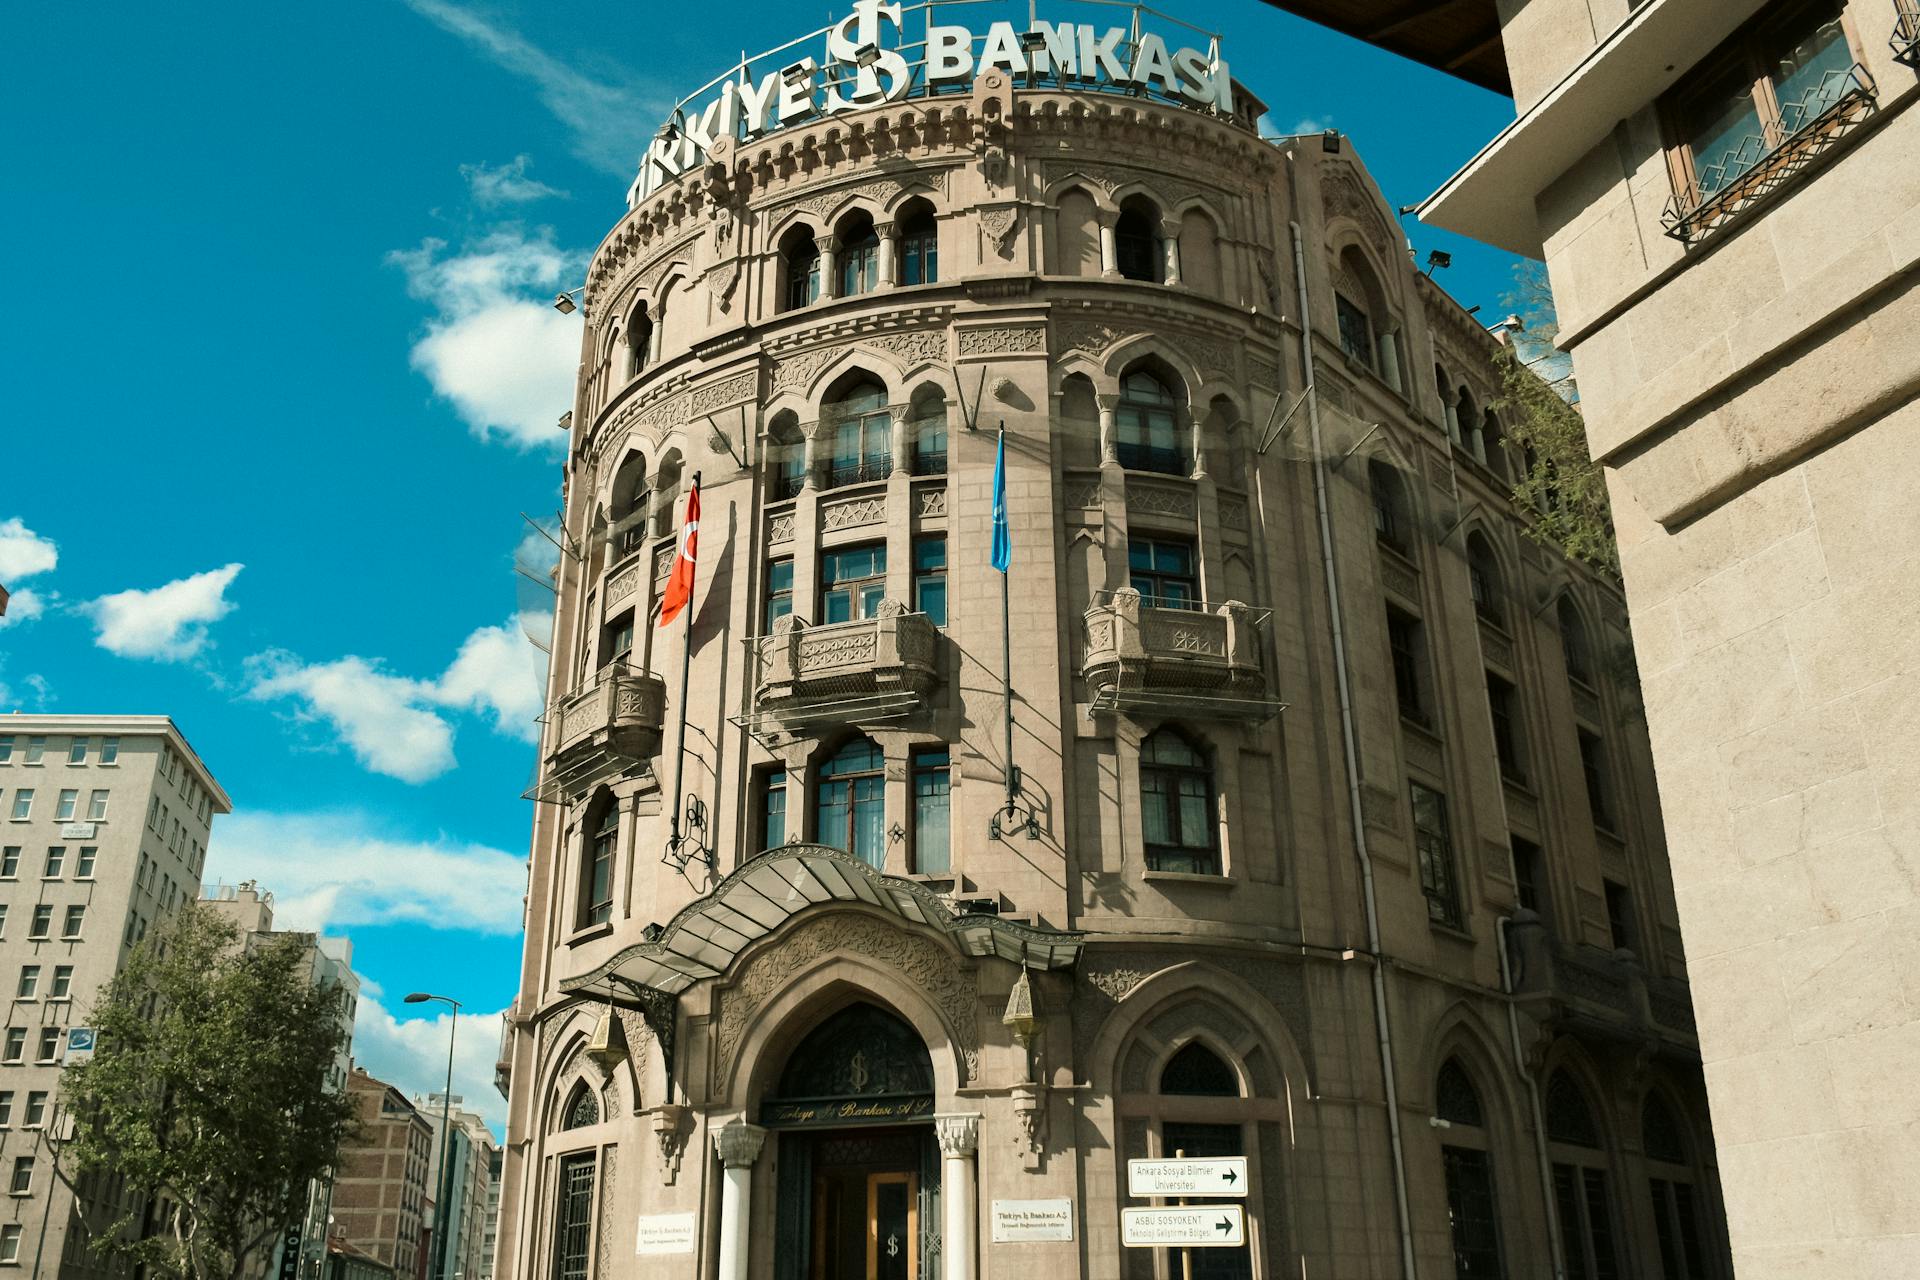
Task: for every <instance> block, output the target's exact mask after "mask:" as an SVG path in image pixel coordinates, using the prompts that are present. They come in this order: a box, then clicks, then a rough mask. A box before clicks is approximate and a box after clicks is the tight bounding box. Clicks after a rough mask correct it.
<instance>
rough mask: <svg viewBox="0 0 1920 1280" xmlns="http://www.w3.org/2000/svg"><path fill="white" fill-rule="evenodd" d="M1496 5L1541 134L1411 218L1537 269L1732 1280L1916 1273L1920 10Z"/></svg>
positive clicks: (1657, 1) (1722, 0)
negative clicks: (1643, 710)
mask: <svg viewBox="0 0 1920 1280" xmlns="http://www.w3.org/2000/svg"><path fill="white" fill-rule="evenodd" d="M1500 8H1501V11H1502V16H1503V25H1504V29H1505V44H1506V58H1507V62H1508V64H1509V66H1510V67H1511V69H1512V74H1513V84H1514V88H1515V90H1516V97H1517V106H1518V119H1517V120H1516V121H1515V123H1514V125H1513V126H1511V127H1510V128H1509V129H1508V130H1506V131H1505V132H1504V133H1503V134H1502V135H1501V136H1500V138H1498V139H1496V140H1495V141H1494V142H1493V143H1492V144H1490V145H1489V146H1488V147H1487V149H1486V150H1485V151H1483V152H1482V153H1481V154H1480V155H1479V156H1478V157H1476V158H1475V159H1474V160H1473V162H1472V163H1471V164H1470V165H1469V166H1468V167H1467V168H1466V169H1464V170H1462V172H1461V173H1460V174H1458V175H1456V177H1455V178H1454V179H1452V180H1451V181H1450V182H1449V183H1448V184H1447V186H1446V187H1445V188H1443V189H1442V190H1441V191H1440V192H1439V193H1438V194H1436V195H1435V196H1434V197H1433V198H1432V199H1431V200H1430V201H1428V203H1427V204H1426V206H1424V208H1423V211H1422V216H1424V217H1426V218H1427V219H1428V220H1430V221H1434V222H1437V223H1440V224H1442V225H1444V226H1448V227H1451V228H1452V229H1454V230H1457V231H1462V232H1465V233H1467V234H1469V235H1476V236H1479V237H1481V238H1483V239H1488V240H1491V241H1493V242H1495V243H1497V244H1501V245H1504V246H1506V247H1508V248H1511V249H1515V250H1517V251H1520V252H1524V253H1530V254H1533V255H1534V256H1536V257H1539V258H1542V259H1544V261H1545V262H1546V264H1547V268H1548V271H1549V274H1550V276H1551V279H1552V284H1553V292H1554V298H1555V300H1556V302H1557V304H1558V308H1559V317H1560V325H1561V333H1560V337H1559V342H1560V345H1561V346H1562V347H1563V348H1564V349H1565V350H1566V351H1568V352H1569V353H1571V355H1572V358H1573V365H1574V372H1575V373H1576V374H1577V375H1578V378H1579V384H1580V390H1581V397H1582V403H1583V406H1584V408H1585V411H1586V417H1587V423H1588V435H1589V440H1590V443H1591V445H1592V449H1593V454H1594V456H1595V457H1596V458H1597V459H1599V460H1600V461H1601V462H1603V463H1604V464H1605V465H1606V468H1607V479H1608V484H1609V487H1610V490H1611V493H1612V497H1613V509H1614V514H1615V517H1616V521H1617V526H1618V531H1619V541H1620V554H1621V564H1622V568H1623V571H1624V575H1625V580H1626V588H1627V596H1628V601H1629V604H1630V606H1631V614H1632V619H1633V632H1634V643H1635V647H1636V650H1637V653H1638V655H1639V663H1640V669H1641V671H1642V672H1643V674H1644V677H1645V690H1646V706H1647V718H1648V724H1649V726H1650V728H1651V731H1652V741H1653V750H1654V758H1655V761H1656V763H1657V765H1658V774H1659V782H1660V791H1661V795H1662V797H1663V801H1664V806H1665V817H1666V824H1667V829H1668V832H1669V835H1670V838H1671V841H1672V848H1673V876H1674V881H1675V886H1676V890H1677V892H1678V896H1679V903H1680V914H1681V920H1682V922H1683V924H1684V926H1685V933H1686V941H1687V950H1688V953H1689V955H1690V956H1691V958H1692V966H1691V968H1692V976H1693V980H1694V984H1695V991H1696V995H1697V998H1698V1005H1699V1011H1700V1022H1701V1030H1700V1040H1701V1048H1702V1052H1703V1055H1704V1057H1705V1062H1706V1078H1707V1083H1708V1086H1709V1093H1710V1096H1711V1098H1712V1104H1713V1107H1712V1110H1713V1119H1714V1125H1715V1129H1716V1131H1717V1132H1718V1134H1719V1138H1720V1151H1721V1157H1722V1165H1721V1168H1722V1174H1723V1176H1724V1179H1725V1183H1726V1188H1727V1206H1728V1215H1729V1218H1730V1222H1731V1231H1732V1241H1733V1248H1734V1253H1735V1255H1736V1257H1737V1259H1738V1262H1739V1270H1740V1275H1741V1276H1742V1277H1743V1280H1745V1278H1753V1280H1766V1278H1768V1277H1775V1276H1779V1277H1786V1276H1792V1277H1796V1280H1799V1278H1811V1277H1824V1276H1859V1275H1887V1276H1894V1275H1902V1276H1904V1275H1914V1274H1920V1197H1916V1196H1914V1195H1913V1194H1911V1192H1910V1190H1907V1189H1910V1188H1911V1187H1913V1186H1914V1185H1915V1184H1916V1183H1917V1182H1920V1156H1916V1154H1915V1151H1916V1144H1915V1142H1914V1139H1915V1137H1916V1136H1917V1135H1920V1127H1917V1126H1920V1104H1916V1103H1914V1102H1913V1100H1912V1099H1911V1098H1910V1097H1909V1096H1908V1091H1906V1090H1905V1089H1903V1088H1901V1087H1899V1086H1898V1085H1896V1084H1894V1082H1896V1081H1899V1080H1902V1079H1904V1078H1905V1077H1906V1076H1908V1075H1910V1074H1911V1065H1910V1064H1911V1062H1912V1050H1913V1048H1914V1047H1915V1046H1916V1045H1920V1007H1916V1005H1915V1002H1914V999H1913V992H1914V990H1915V989H1916V988H1915V984H1916V981H1920V941H1917V940H1920V898H1917V897H1916V889H1915V885H1916V882H1917V881H1916V871H1917V869H1920V821H1917V820H1920V805H1917V804H1916V801H1915V799H1914V796H1915V795H1916V789H1915V785H1914V784H1915V782H1916V780H1917V779H1920V715H1916V711H1917V710H1920V643H1916V641H1915V639H1914V636H1915V631H1914V628H1913V627H1912V626H1911V625H1909V622H1910V620H1911V619H1913V618H1914V616H1915V614H1916V610H1917V609H1920V592H1916V590H1915V585H1914V584H1915V581H1916V563H1915V560H1914V547H1915V535H1916V533H1920V516H1917V515H1916V514H1915V510H1916V509H1915V504H1914V503H1913V501H1912V495H1913V494H1914V493H1915V492H1916V491H1920V445H1916V443H1915V442H1916V440H1920V431H1917V430H1916V428H1920V404H1917V403H1916V391H1920V345H1917V344H1916V343H1915V342H1914V340H1913V335H1914V334H1915V333H1916V332H1920V163H1916V162H1915V159H1914V157H1915V156H1916V154H1920V116H1916V117H1913V118H1909V117H1908V114H1907V113H1908V111H1910V110H1911V109H1913V107H1914V106H1915V104H1916V102H1917V101H1920V77H1916V68H1917V67H1920V7H1916V5H1915V4H1914V3H1913V2H1912V0H1819V2H1817V3H1790V2H1787V0H1765V2H1763V0H1653V2H1652V3H1641V4H1637V5H1635V4H1629V3H1628V2H1627V0H1594V2H1593V3H1591V4H1590V3H1587V0H1579V2H1578V3H1574V2H1572V0H1502V3H1501V5H1500ZM1749 72H1751V74H1749ZM1896 1188H1899V1189H1900V1190H1895V1189H1896Z"/></svg>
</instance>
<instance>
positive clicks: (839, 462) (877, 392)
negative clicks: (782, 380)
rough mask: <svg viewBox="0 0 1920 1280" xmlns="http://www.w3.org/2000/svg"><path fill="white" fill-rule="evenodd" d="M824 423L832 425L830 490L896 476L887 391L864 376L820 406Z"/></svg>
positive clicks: (828, 473)
mask: <svg viewBox="0 0 1920 1280" xmlns="http://www.w3.org/2000/svg"><path fill="white" fill-rule="evenodd" d="M820 414H821V418H822V419H823V421H826V422H831V423H832V424H833V456H832V458H831V460H830V461H829V463H828V468H829V469H828V472H827V487H828V488H829V489H832V488H835V487H837V486H839V485H843V484H862V483H865V482H866V481H869V480H885V479H886V478H887V477H888V476H890V475H892V474H893V415H892V414H891V413H890V412H888V410H887V389H886V388H885V387H883V386H881V385H880V384H879V383H878V382H875V381H873V380H872V379H871V378H866V377H861V378H858V379H856V380H855V381H853V382H852V383H851V384H849V385H848V386H847V387H846V388H845V389H844V390H842V391H841V392H840V393H839V394H838V395H837V396H835V397H833V398H831V399H829V400H828V401H827V403H826V404H824V405H822V406H821V409H820Z"/></svg>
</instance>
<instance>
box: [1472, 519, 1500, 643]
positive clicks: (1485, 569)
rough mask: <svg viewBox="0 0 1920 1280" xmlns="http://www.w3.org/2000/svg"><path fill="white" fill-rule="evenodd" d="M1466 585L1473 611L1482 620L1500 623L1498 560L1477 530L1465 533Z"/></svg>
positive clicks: (1497, 624) (1496, 624)
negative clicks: (1470, 592) (1471, 597)
mask: <svg viewBox="0 0 1920 1280" xmlns="http://www.w3.org/2000/svg"><path fill="white" fill-rule="evenodd" d="M1467 586H1468V587H1469V589H1470V590H1471V591H1472V593H1473V611H1474V612H1475V613H1477V614H1479V615H1480V618H1481V620H1482V621H1483V622H1491V623H1493V624H1494V625H1495V626H1499V625H1501V618H1502V608H1501V602H1500V562H1499V561H1498V560H1496V559H1494V556H1493V547H1492V546H1491V545H1490V544H1489V543H1488V542H1487V540H1486V539H1485V538H1484V537H1482V536H1481V535H1480V534H1479V533H1478V532H1475V533H1470V534H1468V535H1467Z"/></svg>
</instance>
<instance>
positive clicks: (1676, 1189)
mask: <svg viewBox="0 0 1920 1280" xmlns="http://www.w3.org/2000/svg"><path fill="white" fill-rule="evenodd" d="M1640 1133H1641V1147H1642V1149H1643V1150H1644V1151H1645V1152H1646V1153H1647V1160H1648V1161H1649V1162H1650V1163H1651V1164H1652V1165H1653V1166H1654V1167H1653V1168H1652V1169H1651V1171H1650V1173H1649V1176H1648V1178H1647V1191H1648V1194H1649V1196H1650V1197H1651V1198H1652V1201H1653V1230H1654V1236H1655V1238H1656V1239H1657V1240H1658V1241H1659V1244H1660V1274H1661V1278H1662V1280H1707V1277H1708V1275H1709V1274H1710V1273H1709V1272H1708V1271H1707V1260H1706V1251H1705V1250H1704V1249H1703V1248H1702V1247H1701V1240H1700V1201H1699V1195H1698V1192H1697V1191H1696V1190H1695V1185H1694V1176H1693V1167H1692V1162H1691V1161H1690V1159H1689V1157H1688V1152H1687V1140H1686V1136H1685V1134H1684V1133H1683V1132H1682V1129H1681V1125H1680V1121H1679V1118H1678V1117H1677V1116H1676V1115H1675V1114H1674V1110H1673V1108H1672V1107H1671V1106H1669V1105H1667V1102H1666V1099H1664V1098H1662V1097H1661V1096H1660V1095H1659V1094H1658V1093H1650V1094H1648V1095H1647V1100H1646V1102H1645V1103H1644V1104H1643V1105H1642V1106H1641V1108H1640ZM1661 1166H1665V1167H1664V1168H1663V1167H1661Z"/></svg>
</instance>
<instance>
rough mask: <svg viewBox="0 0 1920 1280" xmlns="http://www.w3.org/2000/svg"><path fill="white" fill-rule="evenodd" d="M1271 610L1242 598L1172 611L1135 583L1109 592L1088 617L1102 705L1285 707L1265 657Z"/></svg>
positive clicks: (1093, 681) (1093, 685) (1088, 663)
mask: <svg viewBox="0 0 1920 1280" xmlns="http://www.w3.org/2000/svg"><path fill="white" fill-rule="evenodd" d="M1266 615H1267V611H1266V610H1264V609H1255V608H1253V607H1252V606H1250V605H1244V604H1241V603H1240V602H1239V601H1237V600H1229V601H1227V602H1226V603H1225V604H1219V605H1213V604H1207V603H1204V602H1200V601H1195V602H1193V604H1192V606H1191V607H1185V608H1170V607H1164V606H1156V605H1152V604H1148V603H1147V601H1146V599H1145V598H1144V597H1142V596H1141V594H1140V593H1139V592H1138V591H1134V590H1132V589H1131V588H1124V589H1122V590H1119V591H1115V592H1111V593H1108V594H1106V597H1105V598H1104V599H1101V600H1098V601H1096V603H1095V604H1094V606H1093V607H1092V608H1091V609H1089V610H1087V614H1086V658H1085V661H1084V662H1083V664H1082V668H1081V670H1082V673H1083V674H1084V675H1085V676H1086V679H1087V684H1088V686H1089V688H1090V689H1091V691H1092V695H1093V704H1094V708H1095V710H1100V711H1119V710H1128V709H1132V708H1139V709H1143V710H1161V711H1179V712H1186V713H1190V714H1199V715H1210V716H1227V717H1243V716H1244V717H1251V718H1254V719H1265V718H1266V717H1268V716H1270V715H1272V714H1273V713H1274V712H1275V711H1277V710H1279V704H1278V703H1277V702H1275V701H1274V700H1273V698H1272V696H1271V694H1270V691H1269V689H1268V684H1267V676H1266V671H1265V668H1264V666H1263V665H1262V663H1261V658H1260V624H1261V623H1262V622H1264V621H1265V618H1266Z"/></svg>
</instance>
